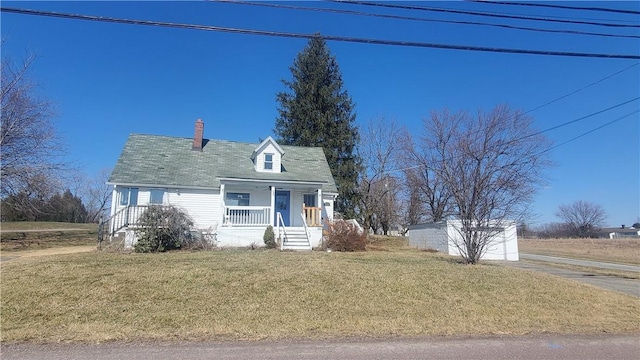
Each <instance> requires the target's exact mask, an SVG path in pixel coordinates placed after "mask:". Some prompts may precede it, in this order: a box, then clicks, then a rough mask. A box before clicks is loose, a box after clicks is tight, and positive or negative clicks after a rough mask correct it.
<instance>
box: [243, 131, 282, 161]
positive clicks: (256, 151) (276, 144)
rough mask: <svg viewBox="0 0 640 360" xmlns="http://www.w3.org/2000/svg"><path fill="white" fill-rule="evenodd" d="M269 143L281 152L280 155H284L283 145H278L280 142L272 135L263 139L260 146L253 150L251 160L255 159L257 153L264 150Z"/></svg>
mask: <svg viewBox="0 0 640 360" xmlns="http://www.w3.org/2000/svg"><path fill="white" fill-rule="evenodd" d="M269 144H271V145H273V147H274V148H275V149H276V151H278V152H279V153H280V156H282V155H284V150H283V149H282V147H281V146H280V145H278V143H277V142H276V141H275V140H273V138H272V137H271V136H267V138H266V139H264V140H262V142H261V143H260V145H258V147H256V148H255V149H254V150H253V153H252V154H251V160H255V158H256V155H258V153H260V152H261V151H262V150H264V148H266V147H267V146H268V145H269Z"/></svg>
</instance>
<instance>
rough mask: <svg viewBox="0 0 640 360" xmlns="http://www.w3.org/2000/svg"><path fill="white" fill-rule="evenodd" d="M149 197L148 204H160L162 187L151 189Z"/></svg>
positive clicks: (162, 201) (161, 201)
mask: <svg viewBox="0 0 640 360" xmlns="http://www.w3.org/2000/svg"><path fill="white" fill-rule="evenodd" d="M149 193H150V194H151V196H150V198H149V204H152V205H162V204H163V203H164V189H151V190H149Z"/></svg>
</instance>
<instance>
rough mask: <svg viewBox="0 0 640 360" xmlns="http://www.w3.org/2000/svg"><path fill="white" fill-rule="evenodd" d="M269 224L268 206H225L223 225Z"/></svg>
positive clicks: (269, 211)
mask: <svg viewBox="0 0 640 360" xmlns="http://www.w3.org/2000/svg"><path fill="white" fill-rule="evenodd" d="M270 224H271V207H269V206H227V207H225V214H224V224H223V226H265V225H270Z"/></svg>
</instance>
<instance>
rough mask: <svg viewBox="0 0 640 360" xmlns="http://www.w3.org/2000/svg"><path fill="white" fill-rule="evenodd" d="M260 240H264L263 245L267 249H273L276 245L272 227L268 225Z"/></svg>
mask: <svg viewBox="0 0 640 360" xmlns="http://www.w3.org/2000/svg"><path fill="white" fill-rule="evenodd" d="M262 240H264V245H265V247H266V248H267V249H275V248H276V246H277V244H276V234H275V233H274V232H273V226H271V225H269V226H267V228H266V229H265V230H264V235H263V236H262Z"/></svg>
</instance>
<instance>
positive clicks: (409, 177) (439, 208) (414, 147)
mask: <svg viewBox="0 0 640 360" xmlns="http://www.w3.org/2000/svg"><path fill="white" fill-rule="evenodd" d="M399 144H400V147H401V151H400V152H398V163H399V164H402V167H403V169H404V175H405V177H404V179H405V188H406V192H407V194H408V196H407V198H408V199H409V200H412V199H413V200H418V199H419V201H420V202H421V203H422V206H421V207H418V205H417V204H415V203H412V204H410V205H411V206H410V207H409V209H410V210H411V212H409V213H407V215H409V216H410V217H411V218H412V220H410V221H409V225H414V224H417V222H415V221H416V220H418V219H420V220H421V219H424V220H426V221H434V222H435V221H441V220H444V219H445V218H446V217H447V216H448V215H451V212H452V206H451V192H450V191H449V189H448V188H447V187H446V184H445V183H444V179H443V177H442V176H440V174H439V173H438V168H437V167H434V166H433V165H434V164H435V163H436V162H437V161H438V160H439V154H438V153H437V152H436V149H435V148H433V147H431V146H430V143H429V142H428V141H427V140H426V139H425V138H422V141H420V143H418V144H416V143H415V142H414V140H413V139H412V137H411V135H410V134H409V132H408V131H407V130H404V131H402V133H401V135H400V141H399ZM420 210H421V211H422V212H423V213H422V214H417V213H416V212H417V211H420ZM418 221H419V220H418Z"/></svg>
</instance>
